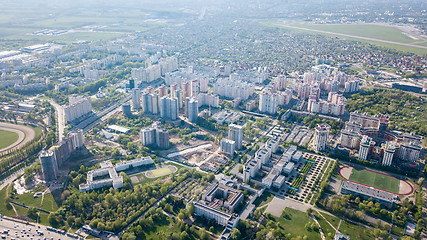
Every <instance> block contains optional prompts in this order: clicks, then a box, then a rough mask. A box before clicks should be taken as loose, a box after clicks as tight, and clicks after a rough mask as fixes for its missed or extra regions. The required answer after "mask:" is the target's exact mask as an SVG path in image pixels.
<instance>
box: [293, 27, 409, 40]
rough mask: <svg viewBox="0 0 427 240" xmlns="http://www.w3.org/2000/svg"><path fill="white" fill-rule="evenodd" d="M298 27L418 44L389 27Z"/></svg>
mask: <svg viewBox="0 0 427 240" xmlns="http://www.w3.org/2000/svg"><path fill="white" fill-rule="evenodd" d="M296 26H298V27H303V28H308V29H314V30H321V31H327V32H333V33H341V34H348V35H354V36H360V37H368V38H375V39H380V40H388V41H393V42H400V43H412V42H416V40H413V39H411V38H409V37H407V36H406V35H405V34H403V33H402V32H401V31H400V30H399V29H396V28H394V27H389V26H380V25H373V24H298V25H296Z"/></svg>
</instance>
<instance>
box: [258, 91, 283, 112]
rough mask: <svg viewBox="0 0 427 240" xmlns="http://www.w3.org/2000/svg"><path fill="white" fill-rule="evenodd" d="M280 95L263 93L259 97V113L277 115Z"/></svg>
mask: <svg viewBox="0 0 427 240" xmlns="http://www.w3.org/2000/svg"><path fill="white" fill-rule="evenodd" d="M278 98H279V95H278V94H276V93H273V94H272V93H265V92H263V93H261V94H260V95H259V111H260V112H263V113H269V114H276V113H277V106H278V100H279V99H278Z"/></svg>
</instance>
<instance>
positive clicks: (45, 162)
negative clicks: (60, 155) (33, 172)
mask: <svg viewBox="0 0 427 240" xmlns="http://www.w3.org/2000/svg"><path fill="white" fill-rule="evenodd" d="M39 158H40V164H41V168H42V176H43V179H44V180H45V181H51V180H55V179H56V178H57V177H58V164H57V162H56V157H55V152H54V151H50V150H47V151H42V152H41V153H40V156H39Z"/></svg>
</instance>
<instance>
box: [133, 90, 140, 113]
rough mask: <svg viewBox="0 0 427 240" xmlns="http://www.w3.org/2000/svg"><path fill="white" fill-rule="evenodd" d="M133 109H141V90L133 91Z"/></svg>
mask: <svg viewBox="0 0 427 240" xmlns="http://www.w3.org/2000/svg"><path fill="white" fill-rule="evenodd" d="M132 107H133V109H134V110H138V109H141V90H140V89H139V88H133V89H132Z"/></svg>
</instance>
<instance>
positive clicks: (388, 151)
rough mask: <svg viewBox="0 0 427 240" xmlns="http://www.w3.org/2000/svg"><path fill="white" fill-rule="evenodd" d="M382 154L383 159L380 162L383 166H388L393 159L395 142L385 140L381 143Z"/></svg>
mask: <svg viewBox="0 0 427 240" xmlns="http://www.w3.org/2000/svg"><path fill="white" fill-rule="evenodd" d="M382 148H383V151H384V156H383V161H382V162H381V164H382V165H384V166H390V165H391V164H392V163H393V159H394V157H395V153H396V148H397V147H396V143H395V142H386V143H385V144H383V145H382Z"/></svg>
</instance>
